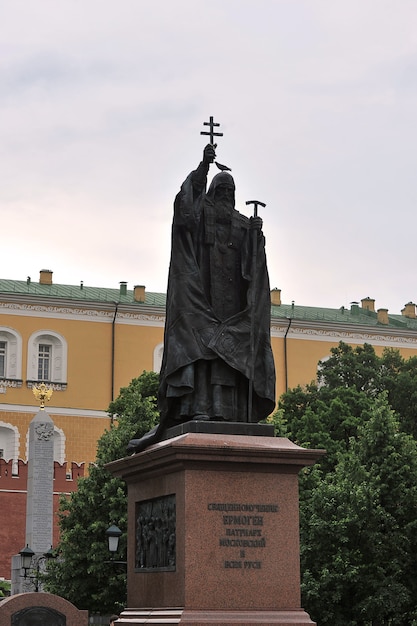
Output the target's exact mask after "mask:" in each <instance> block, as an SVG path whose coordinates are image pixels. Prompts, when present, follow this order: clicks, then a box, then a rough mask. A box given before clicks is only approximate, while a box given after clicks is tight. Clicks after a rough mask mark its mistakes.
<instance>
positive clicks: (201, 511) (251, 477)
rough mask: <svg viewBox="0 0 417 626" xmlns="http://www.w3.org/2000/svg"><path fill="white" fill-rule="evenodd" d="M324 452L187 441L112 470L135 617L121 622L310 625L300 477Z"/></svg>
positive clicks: (166, 444) (225, 439) (199, 436)
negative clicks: (121, 503)
mask: <svg viewBox="0 0 417 626" xmlns="http://www.w3.org/2000/svg"><path fill="white" fill-rule="evenodd" d="M322 453H323V451H320V450H306V449H304V448H300V447H299V446H296V445H295V444H293V443H291V442H290V441H289V440H288V439H285V438H276V437H270V436H248V435H237V434H234V435H233V434H226V433H224V434H221V433H214V434H212V433H198V432H197V433H195V432H187V433H184V434H182V435H179V436H177V437H174V438H173V439H168V440H166V441H161V442H160V443H158V444H155V445H153V446H150V447H149V448H147V449H146V450H144V451H143V452H140V453H138V454H134V455H132V456H130V457H126V458H124V459H120V460H119V461H114V462H113V463H110V464H109V465H108V466H107V467H108V469H109V470H110V471H111V472H112V473H113V474H115V475H116V476H120V477H121V478H123V479H124V480H125V481H126V482H127V486H128V556H127V561H128V570H127V574H128V576H127V591H128V593H127V596H128V606H129V607H133V608H130V609H127V610H126V611H124V612H123V613H122V616H121V620H120V623H121V624H129V625H130V626H134V625H136V624H145V623H146V624H152V625H153V626H158V625H162V624H188V625H193V626H199V625H201V626H203V625H206V624H207V625H208V624H211V625H212V626H217V625H219V626H220V624H223V625H224V624H227V625H230V626H243V625H245V626H248V625H250V624H271V625H272V624H280V625H281V626H286V625H288V626H302V625H305V624H310V625H311V624H313V622H312V621H311V620H310V618H309V616H308V614H307V613H305V612H304V611H303V609H302V608H301V606H300V602H301V599H300V563H299V528H298V473H299V471H300V470H301V469H302V468H303V467H305V466H307V465H312V464H313V463H314V462H315V461H316V460H317V458H318V457H319V456H320V455H321V454H322ZM176 607H177V608H176Z"/></svg>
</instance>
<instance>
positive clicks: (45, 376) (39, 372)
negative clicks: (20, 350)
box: [27, 330, 68, 390]
mask: <svg viewBox="0 0 417 626" xmlns="http://www.w3.org/2000/svg"><path fill="white" fill-rule="evenodd" d="M67 354H68V348H67V342H66V340H65V339H64V337H63V336H62V335H59V334H58V333H56V332H54V331H52V330H42V331H38V332H36V333H33V335H32V336H31V337H30V339H29V343H28V364H27V382H28V385H29V386H32V384H33V383H35V382H45V383H50V384H52V385H53V386H54V389H55V390H59V389H65V388H66V385H67Z"/></svg>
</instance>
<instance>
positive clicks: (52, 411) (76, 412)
mask: <svg viewBox="0 0 417 626" xmlns="http://www.w3.org/2000/svg"><path fill="white" fill-rule="evenodd" d="M0 411H1V412H3V413H33V415H36V414H37V413H38V412H39V407H38V406H36V405H25V404H5V403H0ZM45 413H48V415H50V417H52V418H53V416H54V415H68V416H70V417H74V416H75V417H99V418H101V419H102V418H103V417H105V418H107V419H108V420H109V419H110V417H109V415H108V413H106V411H93V410H91V409H69V408H66V407H55V406H54V407H49V408H48V409H45Z"/></svg>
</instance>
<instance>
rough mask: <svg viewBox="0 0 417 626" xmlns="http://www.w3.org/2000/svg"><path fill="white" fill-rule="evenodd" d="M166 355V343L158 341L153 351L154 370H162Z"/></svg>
mask: <svg viewBox="0 0 417 626" xmlns="http://www.w3.org/2000/svg"><path fill="white" fill-rule="evenodd" d="M163 356H164V344H163V343H158V345H157V346H156V347H155V349H154V351H153V371H154V372H157V373H158V374H159V372H160V371H161V366H162V357H163Z"/></svg>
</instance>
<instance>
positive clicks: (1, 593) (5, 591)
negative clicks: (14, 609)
mask: <svg viewBox="0 0 417 626" xmlns="http://www.w3.org/2000/svg"><path fill="white" fill-rule="evenodd" d="M9 594H10V583H9V582H8V581H7V580H0V598H5V597H6V596H8V595H9Z"/></svg>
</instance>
